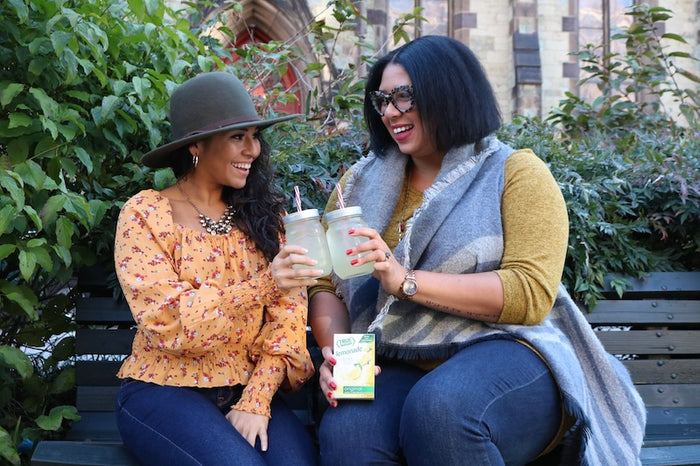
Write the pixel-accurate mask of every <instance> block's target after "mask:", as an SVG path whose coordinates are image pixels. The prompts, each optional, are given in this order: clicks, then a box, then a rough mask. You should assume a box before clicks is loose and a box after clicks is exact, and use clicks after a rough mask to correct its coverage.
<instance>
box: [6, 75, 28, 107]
mask: <svg viewBox="0 0 700 466" xmlns="http://www.w3.org/2000/svg"><path fill="white" fill-rule="evenodd" d="M0 89H1V90H0V105H2V106H3V107H6V106H7V105H8V104H9V103H10V102H12V99H14V98H15V97H16V96H17V94H19V93H20V92H22V90H23V89H24V85H23V84H20V83H12V82H9V81H0Z"/></svg>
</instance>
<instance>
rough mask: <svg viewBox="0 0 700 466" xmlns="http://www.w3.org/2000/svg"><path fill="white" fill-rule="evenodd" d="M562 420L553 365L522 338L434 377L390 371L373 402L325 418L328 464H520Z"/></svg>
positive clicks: (478, 350) (469, 355)
mask: <svg viewBox="0 0 700 466" xmlns="http://www.w3.org/2000/svg"><path fill="white" fill-rule="evenodd" d="M560 421H561V400H560V394H559V389H558V387H557V384H556V382H555V381H554V378H553V377H552V374H551V373H550V371H549V368H548V367H547V365H546V364H545V363H544V362H543V361H542V360H541V359H540V358H539V357H538V356H537V355H536V354H535V353H534V352H533V351H532V350H530V349H529V348H527V347H526V346H524V345H522V344H520V343H518V342H515V341H512V340H488V341H484V342H480V343H476V344H474V345H472V346H470V347H468V348H465V349H463V350H461V351H460V352H458V353H457V354H455V355H454V356H452V357H451V358H450V359H449V360H448V361H446V362H445V363H443V364H442V365H440V366H439V367H437V368H436V369H434V370H432V371H430V372H426V371H423V370H421V369H418V368H415V367H413V366H410V365H406V364H402V363H397V362H390V363H388V364H384V365H382V372H381V374H380V375H379V376H378V377H377V378H376V379H375V399H374V400H373V401H361V400H339V401H338V407H337V408H328V409H327V410H326V412H325V414H324V416H323V419H322V420H321V425H320V428H319V443H320V447H321V462H322V464H324V465H328V466H341V465H353V466H356V465H359V464H361V465H397V464H408V465H430V466H435V465H440V466H446V465H455V466H465V465H467V466H469V465H475V466H485V465H502V464H508V465H519V464H526V463H527V462H529V461H531V460H533V459H534V458H535V457H536V456H537V455H538V454H539V453H541V452H542V451H543V450H544V449H545V448H546V447H547V445H548V444H549V443H550V442H551V441H552V440H553V439H554V436H555V435H556V433H557V431H558V429H559V424H560Z"/></svg>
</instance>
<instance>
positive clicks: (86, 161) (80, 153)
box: [74, 147, 93, 174]
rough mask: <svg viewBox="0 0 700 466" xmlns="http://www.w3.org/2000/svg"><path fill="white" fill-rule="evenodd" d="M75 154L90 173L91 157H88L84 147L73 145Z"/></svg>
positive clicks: (91, 167)
mask: <svg viewBox="0 0 700 466" xmlns="http://www.w3.org/2000/svg"><path fill="white" fill-rule="evenodd" d="M74 150H75V155H76V156H77V157H78V159H79V160H80V161H81V162H82V163H83V165H85V168H86V169H87V172H88V174H90V173H92V170H93V165H92V158H91V157H90V154H88V153H87V151H86V150H85V149H83V148H82V147H75V148H74Z"/></svg>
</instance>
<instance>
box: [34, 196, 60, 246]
mask: <svg viewBox="0 0 700 466" xmlns="http://www.w3.org/2000/svg"><path fill="white" fill-rule="evenodd" d="M64 202H66V198H65V196H63V195H61V194H56V195H54V196H51V197H50V198H48V199H47V200H46V202H45V203H44V205H43V206H42V207H41V211H40V212H39V217H40V218H41V222H42V224H44V225H50V224H52V223H54V222H55V221H56V218H57V217H58V212H59V211H60V210H61V209H62V208H63V203H64ZM59 242H60V241H59Z"/></svg>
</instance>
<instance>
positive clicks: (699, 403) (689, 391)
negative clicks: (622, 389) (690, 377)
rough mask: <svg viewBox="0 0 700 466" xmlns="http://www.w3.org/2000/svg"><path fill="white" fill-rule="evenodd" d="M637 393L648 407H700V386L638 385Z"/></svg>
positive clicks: (684, 384) (686, 384)
mask: <svg viewBox="0 0 700 466" xmlns="http://www.w3.org/2000/svg"><path fill="white" fill-rule="evenodd" d="M637 391H638V392H639V394H640V395H641V396H642V398H643V399H644V404H645V405H646V406H647V407H665V406H667V407H672V408H675V407H693V408H697V407H700V384H696V383H673V384H650V385H637Z"/></svg>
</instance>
